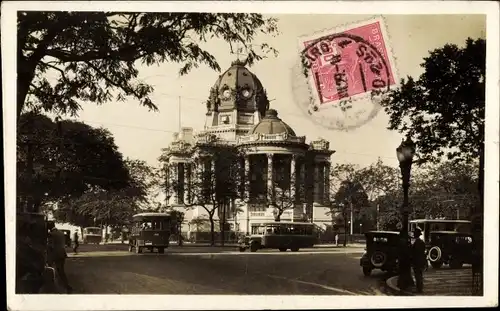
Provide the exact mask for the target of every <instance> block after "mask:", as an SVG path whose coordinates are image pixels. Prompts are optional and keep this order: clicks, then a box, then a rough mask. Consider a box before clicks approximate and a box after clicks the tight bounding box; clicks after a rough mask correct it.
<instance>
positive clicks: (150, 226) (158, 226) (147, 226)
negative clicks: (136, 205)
mask: <svg viewBox="0 0 500 311" xmlns="http://www.w3.org/2000/svg"><path fill="white" fill-rule="evenodd" d="M162 227H163V226H162V222H161V221H160V220H146V221H142V222H141V223H140V228H141V229H142V230H162Z"/></svg>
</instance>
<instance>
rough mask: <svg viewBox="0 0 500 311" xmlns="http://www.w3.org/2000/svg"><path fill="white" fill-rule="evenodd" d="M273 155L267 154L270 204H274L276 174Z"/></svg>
mask: <svg viewBox="0 0 500 311" xmlns="http://www.w3.org/2000/svg"><path fill="white" fill-rule="evenodd" d="M273 156H274V155H273V154H272V153H268V154H267V200H268V202H269V204H274V178H273V177H274V176H273V175H274V174H273V173H274V172H273Z"/></svg>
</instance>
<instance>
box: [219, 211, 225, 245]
mask: <svg viewBox="0 0 500 311" xmlns="http://www.w3.org/2000/svg"><path fill="white" fill-rule="evenodd" d="M225 225H226V202H225V201H224V203H223V205H222V223H221V230H220V233H221V234H220V236H221V241H220V242H221V245H222V246H224V240H225V238H226V237H225V231H226V226H225Z"/></svg>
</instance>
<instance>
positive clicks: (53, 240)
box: [47, 222, 73, 294]
mask: <svg viewBox="0 0 500 311" xmlns="http://www.w3.org/2000/svg"><path fill="white" fill-rule="evenodd" d="M48 229H49V243H48V252H47V253H48V254H47V261H48V264H49V266H51V267H52V268H54V269H55V271H56V274H57V276H58V278H59V280H60V281H61V282H62V285H63V286H64V287H65V288H66V291H67V293H68V294H69V293H71V292H72V291H73V289H72V287H71V286H70V285H69V282H68V278H67V277H66V272H65V271H64V264H65V262H66V258H67V257H68V255H67V254H66V249H65V242H66V241H65V240H66V238H65V236H64V233H62V232H61V231H59V230H57V228H56V227H55V224H54V223H53V222H51V223H49V224H48Z"/></svg>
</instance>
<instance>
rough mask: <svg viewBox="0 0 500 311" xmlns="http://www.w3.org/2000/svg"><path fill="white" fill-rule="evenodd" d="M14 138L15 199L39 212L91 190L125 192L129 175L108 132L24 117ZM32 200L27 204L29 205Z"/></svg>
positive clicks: (41, 118)
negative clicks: (16, 197)
mask: <svg viewBox="0 0 500 311" xmlns="http://www.w3.org/2000/svg"><path fill="white" fill-rule="evenodd" d="M20 125H21V126H20V127H19V129H18V135H17V196H18V202H19V204H21V205H22V204H23V202H26V201H28V203H27V204H28V210H30V211H33V210H34V211H37V210H39V208H40V207H41V206H42V205H43V204H45V203H47V202H60V201H62V200H64V199H67V198H70V197H79V196H81V195H82V194H84V193H85V192H87V191H89V190H91V189H94V188H99V189H105V190H119V189H123V188H125V187H127V186H128V185H129V182H130V175H129V173H128V170H127V168H126V166H125V162H124V160H123V157H122V154H121V153H120V152H119V151H118V147H117V146H116V145H115V142H114V139H113V137H112V135H111V133H110V132H108V131H107V130H105V129H102V128H93V127H91V126H89V125H87V124H84V123H82V122H76V121H70V120H59V121H57V122H54V121H52V120H51V119H50V118H48V117H47V116H44V115H41V114H37V113H26V114H23V115H21V117H20ZM29 198H31V199H29Z"/></svg>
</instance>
